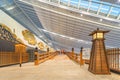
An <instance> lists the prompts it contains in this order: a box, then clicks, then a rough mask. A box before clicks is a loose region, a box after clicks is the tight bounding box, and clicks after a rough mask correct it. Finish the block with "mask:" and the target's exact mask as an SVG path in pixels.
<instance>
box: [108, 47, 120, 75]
mask: <svg viewBox="0 0 120 80" xmlns="http://www.w3.org/2000/svg"><path fill="white" fill-rule="evenodd" d="M107 57H108V62H109V67H110V69H111V70H113V71H116V72H119V73H120V49H119V48H112V49H107Z"/></svg>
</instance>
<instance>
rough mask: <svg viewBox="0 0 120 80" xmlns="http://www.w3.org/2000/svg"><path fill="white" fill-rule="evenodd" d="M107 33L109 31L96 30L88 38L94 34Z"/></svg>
mask: <svg viewBox="0 0 120 80" xmlns="http://www.w3.org/2000/svg"><path fill="white" fill-rule="evenodd" d="M98 32H99V33H108V32H109V31H103V30H99V28H97V30H94V31H93V32H92V33H91V34H89V36H92V35H93V34H95V33H98Z"/></svg>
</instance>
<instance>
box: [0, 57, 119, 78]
mask: <svg viewBox="0 0 120 80" xmlns="http://www.w3.org/2000/svg"><path fill="white" fill-rule="evenodd" d="M87 69H88V65H84V66H80V65H79V64H77V63H75V62H73V61H71V60H70V59H69V58H68V57H67V56H66V55H57V56H56V57H54V58H53V59H51V60H48V61H46V62H44V63H41V64H39V65H38V66H34V63H24V64H22V67H19V65H13V66H9V67H2V68H0V80H120V75H118V74H114V73H111V75H94V74H92V73H90V72H89V71H88V70H87Z"/></svg>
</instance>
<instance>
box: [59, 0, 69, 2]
mask: <svg viewBox="0 0 120 80" xmlns="http://www.w3.org/2000/svg"><path fill="white" fill-rule="evenodd" d="M60 1H61V2H64V3H68V0H60Z"/></svg>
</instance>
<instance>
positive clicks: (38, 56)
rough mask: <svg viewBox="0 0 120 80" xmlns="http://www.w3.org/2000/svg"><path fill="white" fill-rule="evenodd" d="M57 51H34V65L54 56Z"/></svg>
mask: <svg viewBox="0 0 120 80" xmlns="http://www.w3.org/2000/svg"><path fill="white" fill-rule="evenodd" d="M57 54H58V53H57V52H46V53H41V54H40V53H38V52H35V60H34V63H35V65H39V64H40V63H42V62H45V61H46V60H49V59H51V58H53V57H55V56H56V55H57Z"/></svg>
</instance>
